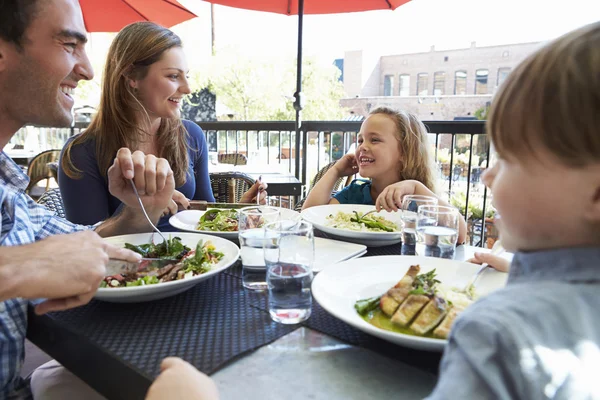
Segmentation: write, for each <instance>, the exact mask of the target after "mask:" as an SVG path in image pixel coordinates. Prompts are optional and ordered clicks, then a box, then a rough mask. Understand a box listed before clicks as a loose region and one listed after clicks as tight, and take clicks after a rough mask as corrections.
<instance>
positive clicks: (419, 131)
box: [369, 107, 437, 193]
mask: <svg viewBox="0 0 600 400" xmlns="http://www.w3.org/2000/svg"><path fill="white" fill-rule="evenodd" d="M374 114H383V115H387V116H388V117H390V118H391V119H392V120H393V121H394V123H395V125H396V136H397V139H398V142H399V148H400V157H401V159H402V160H401V161H402V162H401V164H400V180H402V181H404V180H407V179H414V180H417V181H419V182H421V183H422V184H423V185H425V186H426V187H427V188H428V189H429V190H431V191H432V192H434V193H437V191H436V180H435V173H434V171H435V163H434V162H433V157H431V152H430V150H429V147H430V146H429V140H428V139H427V128H425V125H423V123H422V122H421V121H420V120H419V118H417V116H416V115H414V114H411V113H409V112H407V111H404V110H394V109H391V108H389V107H377V108H376V109H374V110H373V111H371V112H370V113H369V115H374Z"/></svg>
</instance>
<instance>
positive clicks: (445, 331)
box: [433, 306, 464, 339]
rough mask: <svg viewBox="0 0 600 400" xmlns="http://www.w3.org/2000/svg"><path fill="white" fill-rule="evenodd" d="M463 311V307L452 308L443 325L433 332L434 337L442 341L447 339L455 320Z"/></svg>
mask: <svg viewBox="0 0 600 400" xmlns="http://www.w3.org/2000/svg"><path fill="white" fill-rule="evenodd" d="M463 310H464V308H462V307H456V306H455V307H452V308H451V309H450V311H448V315H446V318H444V320H443V321H442V323H441V324H440V325H439V326H438V327H437V328H435V329H434V330H433V335H434V336H435V337H439V338H441V339H447V338H448V335H450V329H451V328H452V324H453V323H454V320H455V319H456V317H457V316H458V314H460V313H461V312H462V311H463Z"/></svg>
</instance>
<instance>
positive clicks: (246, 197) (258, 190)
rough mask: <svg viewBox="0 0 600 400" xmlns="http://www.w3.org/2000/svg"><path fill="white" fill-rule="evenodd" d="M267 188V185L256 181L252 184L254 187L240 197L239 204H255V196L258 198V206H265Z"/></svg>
mask: <svg viewBox="0 0 600 400" xmlns="http://www.w3.org/2000/svg"><path fill="white" fill-rule="evenodd" d="M268 187H269V185H267V183H266V182H263V181H262V180H257V181H256V182H254V185H252V187H251V188H250V189H248V191H247V192H246V193H244V194H243V195H242V197H241V198H240V203H256V196H259V197H260V204H262V205H265V204H267V196H268V193H267V188H268Z"/></svg>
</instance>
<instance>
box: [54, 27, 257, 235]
mask: <svg viewBox="0 0 600 400" xmlns="http://www.w3.org/2000/svg"><path fill="white" fill-rule="evenodd" d="M187 71H188V67H187V63H186V59H185V55H184V53H183V49H182V43H181V39H180V38H179V37H178V36H177V35H176V34H175V33H173V32H172V31H170V30H169V29H166V28H163V27H161V26H159V25H156V24H154V23H150V22H138V23H134V24H131V25H128V26H126V27H125V28H123V29H122V30H121V31H120V32H119V33H118V34H117V36H116V37H115V39H114V41H113V43H112V44H111V47H110V49H109V52H108V57H107V61H106V66H105V69H104V76H103V80H104V81H103V86H102V95H101V100H100V107H99V109H98V113H97V114H96V116H95V117H94V119H93V120H92V122H91V124H90V126H89V127H88V128H87V129H86V130H85V132H84V133H82V134H80V135H77V136H74V137H73V138H71V139H70V140H69V141H68V142H67V144H66V145H65V147H64V149H63V152H62V154H61V164H60V167H59V172H58V173H59V186H60V190H61V194H62V198H63V201H64V206H65V212H66V216H67V219H69V220H70V221H72V222H75V223H80V224H95V223H96V222H98V221H102V220H104V219H106V218H107V217H109V216H111V215H113V214H114V213H116V212H118V211H119V209H120V207H121V202H120V201H119V200H118V199H117V198H115V197H113V196H111V195H110V193H109V191H108V182H107V179H106V172H107V170H108V167H109V166H110V165H111V164H112V162H113V159H114V157H115V154H116V152H117V150H118V149H119V148H121V147H128V148H129V149H131V150H132V151H134V150H140V151H142V152H143V153H145V154H152V155H155V156H156V157H163V158H166V159H167V160H168V161H169V163H170V164H171V168H172V169H173V173H174V175H175V183H176V185H177V191H176V192H175V194H174V196H173V201H172V202H171V205H170V206H169V208H168V210H165V213H166V214H168V213H169V212H170V213H175V212H177V204H176V203H179V204H180V205H181V206H183V207H184V208H185V207H187V205H188V201H187V199H195V200H207V201H214V197H213V194H212V190H211V186H210V179H209V176H208V150H207V146H206V138H205V136H204V133H203V132H202V130H201V129H200V127H199V126H198V125H196V124H195V123H193V122H191V121H186V120H182V119H181V117H180V115H181V112H180V105H181V101H182V99H183V97H184V96H185V95H187V94H189V93H190V87H189V84H188V80H187V77H186V73H187ZM265 188H266V185H265V184H262V183H259V182H257V183H256V184H255V185H253V186H252V187H251V188H250V190H248V192H246V193H245V194H244V196H243V197H242V199H241V202H243V203H246V202H255V201H256V195H257V194H258V193H259V192H260V197H261V201H262V202H264V201H265V200H264V199H265V198H266V192H265V191H264V189H265ZM158 227H159V229H161V230H173V229H172V228H171V227H170V226H169V224H168V216H163V218H161V220H160V222H159V225H158Z"/></svg>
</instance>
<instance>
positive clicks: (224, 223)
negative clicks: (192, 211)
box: [196, 208, 238, 232]
mask: <svg viewBox="0 0 600 400" xmlns="http://www.w3.org/2000/svg"><path fill="white" fill-rule="evenodd" d="M196 229H197V230H199V231H213V232H237V230H238V213H237V210H219V209H216V208H214V209H211V210H208V211H206V212H205V213H204V214H203V215H202V216H201V217H200V220H199V221H198V226H197V227H196Z"/></svg>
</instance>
